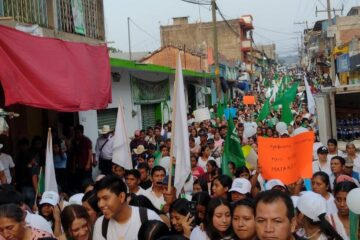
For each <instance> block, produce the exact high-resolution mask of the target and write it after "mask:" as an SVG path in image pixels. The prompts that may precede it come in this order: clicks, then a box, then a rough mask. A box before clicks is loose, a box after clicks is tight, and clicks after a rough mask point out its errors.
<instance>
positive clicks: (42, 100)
mask: <svg viewBox="0 0 360 240" xmlns="http://www.w3.org/2000/svg"><path fill="white" fill-rule="evenodd" d="M0 81H1V84H2V86H3V88H4V92H5V105H6V106H8V105H11V104H15V103H20V104H24V105H28V106H33V107H39V108H47V109H53V110H58V111H64V112H74V111H84V110H89V109H102V108H106V107H107V104H108V103H109V102H111V74H110V61H109V56H108V52H107V47H106V46H105V45H103V46H92V45H89V44H84V43H75V42H68V41H62V40H59V39H53V38H45V37H36V36H32V35H29V34H27V33H24V32H20V31H18V30H15V29H12V28H9V27H5V26H0Z"/></svg>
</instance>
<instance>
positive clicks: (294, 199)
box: [291, 196, 299, 208]
mask: <svg viewBox="0 0 360 240" xmlns="http://www.w3.org/2000/svg"><path fill="white" fill-rule="evenodd" d="M291 201H292V202H293V204H294V207H295V208H297V205H298V202H299V197H298V196H291Z"/></svg>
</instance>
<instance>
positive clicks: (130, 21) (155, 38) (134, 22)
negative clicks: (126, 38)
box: [130, 18, 160, 42]
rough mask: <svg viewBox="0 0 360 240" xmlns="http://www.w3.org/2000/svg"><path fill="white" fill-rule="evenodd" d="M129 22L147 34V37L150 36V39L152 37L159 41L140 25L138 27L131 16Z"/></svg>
mask: <svg viewBox="0 0 360 240" xmlns="http://www.w3.org/2000/svg"><path fill="white" fill-rule="evenodd" d="M130 22H132V23H133V24H134V26H135V27H137V28H138V29H139V30H140V31H142V32H143V33H145V34H146V35H148V36H149V37H151V38H152V39H154V40H155V41H157V42H160V40H159V39H158V38H156V37H154V36H152V35H151V34H150V33H148V32H147V31H146V30H144V29H143V28H142V27H140V26H139V25H137V24H136V23H135V22H134V21H133V20H132V19H131V18H130Z"/></svg>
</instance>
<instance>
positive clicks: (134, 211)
mask: <svg viewBox="0 0 360 240" xmlns="http://www.w3.org/2000/svg"><path fill="white" fill-rule="evenodd" d="M130 207H131V218H130V219H129V220H128V221H127V222H126V223H124V224H119V223H118V222H116V221H115V220H114V219H110V221H109V225H108V229H107V235H106V237H107V240H125V239H126V240H137V239H138V232H139V229H140V227H141V219H140V213H139V208H138V207H134V206H130ZM147 215H148V220H159V221H161V219H160V217H159V215H157V214H156V213H155V212H154V211H152V210H149V209H148V210H147ZM103 219H104V216H101V217H99V218H98V219H97V220H96V222H95V227H94V234H93V239H96V240H105V238H104V237H103V236H102V222H103Z"/></svg>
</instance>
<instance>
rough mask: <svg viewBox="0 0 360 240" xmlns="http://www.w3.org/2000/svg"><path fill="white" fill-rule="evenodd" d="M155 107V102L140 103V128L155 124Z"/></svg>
mask: <svg viewBox="0 0 360 240" xmlns="http://www.w3.org/2000/svg"><path fill="white" fill-rule="evenodd" d="M155 108H156V104H143V105H141V119H142V129H146V128H147V127H154V126H155V124H156V118H155Z"/></svg>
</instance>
